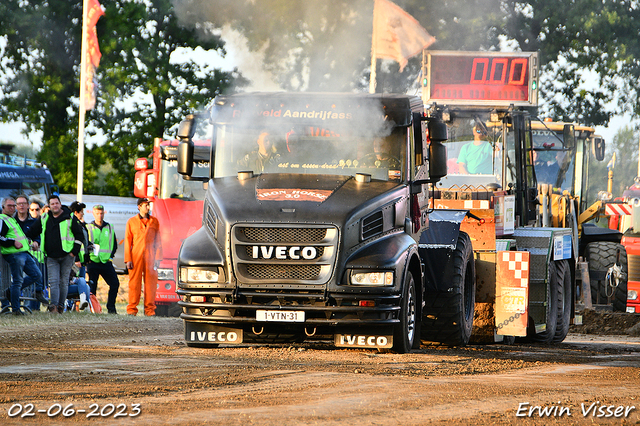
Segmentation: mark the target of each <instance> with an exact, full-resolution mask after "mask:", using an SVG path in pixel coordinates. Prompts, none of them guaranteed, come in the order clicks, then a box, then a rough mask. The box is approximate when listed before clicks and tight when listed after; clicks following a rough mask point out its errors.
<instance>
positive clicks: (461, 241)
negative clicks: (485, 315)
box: [421, 231, 476, 346]
mask: <svg viewBox="0 0 640 426" xmlns="http://www.w3.org/2000/svg"><path fill="white" fill-rule="evenodd" d="M450 264H451V271H449V273H446V274H445V277H448V278H449V279H448V281H449V282H450V283H451V284H450V288H449V291H447V292H439V293H437V294H435V296H434V297H430V296H427V297H425V308H424V312H423V315H422V329H421V336H422V338H423V340H428V341H431V342H439V343H443V344H445V345H450V346H464V345H466V344H467V343H469V339H470V338H471V330H472V328H473V314H474V310H475V302H476V269H475V262H474V259H473V247H472V246H471V239H470V238H469V235H467V234H466V233H465V232H462V231H460V233H459V234H458V242H457V244H456V249H455V250H454V251H453V253H452V259H451V263H450Z"/></svg>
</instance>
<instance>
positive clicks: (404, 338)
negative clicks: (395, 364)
mask: <svg viewBox="0 0 640 426" xmlns="http://www.w3.org/2000/svg"><path fill="white" fill-rule="evenodd" d="M402 293H403V294H402V307H401V309H400V323H399V324H397V325H396V326H395V327H394V330H393V350H394V351H395V352H397V353H399V354H404V353H407V352H410V351H411V349H412V348H413V347H414V342H415V341H416V340H418V341H419V338H418V336H417V335H416V331H417V327H416V321H417V309H418V308H417V303H416V300H417V299H416V282H415V280H414V279H413V274H412V273H411V272H407V273H406V277H405V279H404V285H403V289H402Z"/></svg>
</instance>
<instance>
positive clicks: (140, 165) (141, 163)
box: [133, 157, 149, 198]
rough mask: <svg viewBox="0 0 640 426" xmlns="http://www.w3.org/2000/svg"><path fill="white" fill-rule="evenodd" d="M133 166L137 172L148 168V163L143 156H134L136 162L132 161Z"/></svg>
mask: <svg viewBox="0 0 640 426" xmlns="http://www.w3.org/2000/svg"><path fill="white" fill-rule="evenodd" d="M133 168H134V169H135V170H136V171H138V172H139V171H141V170H147V169H148V168H149V163H148V162H147V159H146V158H144V157H141V158H136V162H135V163H133ZM142 198H144V197H142Z"/></svg>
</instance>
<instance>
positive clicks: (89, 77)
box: [84, 0, 104, 110]
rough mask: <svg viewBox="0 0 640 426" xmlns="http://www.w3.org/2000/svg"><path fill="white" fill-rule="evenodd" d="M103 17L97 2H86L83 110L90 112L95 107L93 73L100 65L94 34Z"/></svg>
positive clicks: (98, 49) (98, 50)
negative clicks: (85, 58)
mask: <svg viewBox="0 0 640 426" xmlns="http://www.w3.org/2000/svg"><path fill="white" fill-rule="evenodd" d="M102 15H104V10H102V6H100V3H99V2H98V0H87V21H86V23H85V25H86V26H87V40H86V46H87V52H86V54H87V61H86V63H85V64H84V66H85V67H86V79H85V82H84V88H85V98H84V109H85V110H90V109H93V107H94V106H95V105H96V84H95V71H96V68H98V65H100V58H101V57H102V54H101V53H100V47H99V46H98V34H97V32H96V24H97V23H98V19H100V17H101V16H102Z"/></svg>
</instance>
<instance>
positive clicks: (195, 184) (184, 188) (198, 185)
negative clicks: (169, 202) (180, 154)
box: [159, 160, 209, 201]
mask: <svg viewBox="0 0 640 426" xmlns="http://www.w3.org/2000/svg"><path fill="white" fill-rule="evenodd" d="M160 173H161V177H160V182H161V185H160V194H159V196H160V198H180V199H184V200H188V201H193V200H204V194H205V192H206V191H205V190H204V188H203V185H202V182H201V181H197V180H185V179H183V178H182V176H181V175H179V174H178V162H177V161H176V160H162V166H161V171H160ZM208 175H209V163H208V162H195V163H194V164H193V176H194V177H207V176H208Z"/></svg>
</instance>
